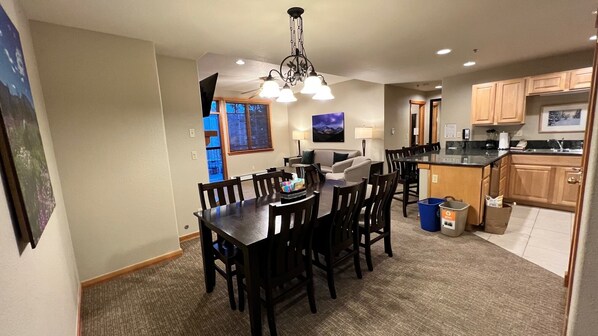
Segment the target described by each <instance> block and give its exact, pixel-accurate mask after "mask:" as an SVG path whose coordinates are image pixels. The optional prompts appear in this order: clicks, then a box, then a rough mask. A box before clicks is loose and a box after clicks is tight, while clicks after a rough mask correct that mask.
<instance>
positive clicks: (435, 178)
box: [432, 174, 438, 183]
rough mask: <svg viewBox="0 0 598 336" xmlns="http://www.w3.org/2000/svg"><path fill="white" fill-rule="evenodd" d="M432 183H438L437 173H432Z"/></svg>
mask: <svg viewBox="0 0 598 336" xmlns="http://www.w3.org/2000/svg"><path fill="white" fill-rule="evenodd" d="M432 183H438V175H436V174H432Z"/></svg>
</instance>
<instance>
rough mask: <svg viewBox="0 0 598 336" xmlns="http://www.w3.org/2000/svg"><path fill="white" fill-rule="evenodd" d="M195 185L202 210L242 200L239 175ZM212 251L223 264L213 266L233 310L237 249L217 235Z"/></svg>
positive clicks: (234, 307) (234, 305) (234, 306)
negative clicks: (222, 281) (223, 284)
mask: <svg viewBox="0 0 598 336" xmlns="http://www.w3.org/2000/svg"><path fill="white" fill-rule="evenodd" d="M197 187H198V189H199V200H200V203H201V208H202V210H206V209H210V208H214V207H217V206H221V205H226V204H231V203H236V202H240V201H243V200H244V198H243V187H242V185H241V178H239V177H236V178H233V179H230V180H225V181H220V182H212V183H198V184H197ZM208 205H209V206H208ZM212 251H213V252H214V257H216V258H218V259H219V260H220V261H222V263H223V264H224V269H222V268H221V267H220V266H218V265H216V266H215V268H216V271H217V272H218V273H220V275H222V276H223V277H224V278H225V279H226V287H227V289H228V300H229V302H230V307H231V309H233V310H234V309H236V303H235V291H234V289H233V276H234V275H235V274H236V269H233V266H235V259H236V258H237V255H238V254H239V251H238V249H237V248H236V247H235V245H233V244H231V243H230V242H227V241H226V240H224V239H223V238H222V237H220V236H217V237H216V240H215V241H214V242H213V243H212ZM235 268H236V266H235Z"/></svg>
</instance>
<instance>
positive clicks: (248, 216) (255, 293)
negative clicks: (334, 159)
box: [194, 180, 371, 335]
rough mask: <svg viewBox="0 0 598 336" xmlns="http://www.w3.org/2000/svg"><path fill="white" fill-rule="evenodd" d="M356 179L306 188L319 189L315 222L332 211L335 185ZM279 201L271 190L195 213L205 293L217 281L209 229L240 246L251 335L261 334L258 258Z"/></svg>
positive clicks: (312, 191) (345, 184) (307, 195)
mask: <svg viewBox="0 0 598 336" xmlns="http://www.w3.org/2000/svg"><path fill="white" fill-rule="evenodd" d="M355 183H356V182H347V181H343V180H328V181H325V182H323V183H320V184H317V185H315V186H308V187H307V188H306V189H307V190H306V197H309V196H310V195H312V194H313V193H314V191H318V192H319V193H320V204H319V209H318V222H321V221H324V220H326V218H327V216H328V215H329V214H330V212H331V207H332V197H333V190H334V187H335V186H339V187H343V186H350V185H354V184H355ZM370 190H371V186H370V185H368V188H367V192H366V198H368V197H367V195H369V194H370ZM280 202H281V194H280V193H274V194H271V195H266V196H262V197H259V198H253V199H247V200H243V201H240V202H236V203H231V204H227V205H221V206H218V207H214V208H211V209H206V210H200V211H197V212H195V213H194V215H195V216H196V217H197V218H198V223H199V234H200V242H201V257H202V261H203V271H204V281H205V289H206V292H207V293H211V292H212V291H213V290H214V286H215V282H216V269H215V265H214V254H213V252H212V244H213V241H212V233H213V232H214V233H216V234H218V235H219V236H220V237H221V238H223V239H224V240H226V241H228V242H230V243H232V244H234V245H235V246H236V247H237V248H238V249H240V250H241V255H242V257H243V267H244V274H245V287H246V290H247V308H248V311H249V321H250V325H251V334H252V335H261V334H262V314H261V298H260V269H259V267H260V260H259V258H260V250H261V249H262V248H263V246H264V245H265V243H266V242H267V238H268V216H269V204H271V203H280ZM316 226H317V223H316Z"/></svg>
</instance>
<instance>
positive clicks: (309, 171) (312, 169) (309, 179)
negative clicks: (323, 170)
mask: <svg viewBox="0 0 598 336" xmlns="http://www.w3.org/2000/svg"><path fill="white" fill-rule="evenodd" d="M296 169H297V175H299V176H303V178H304V179H305V184H306V185H316V184H320V182H322V179H321V178H320V171H319V169H318V167H317V166H315V165H313V164H312V165H309V166H302V167H297V168H296Z"/></svg>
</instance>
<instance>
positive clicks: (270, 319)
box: [266, 286, 277, 336]
mask: <svg viewBox="0 0 598 336" xmlns="http://www.w3.org/2000/svg"><path fill="white" fill-rule="evenodd" d="M267 287H268V288H267V289H266V310H267V312H268V327H269V328H270V335H272V336H276V335H277V333H276V319H275V318H274V302H273V301H274V300H272V288H271V287H270V286H267Z"/></svg>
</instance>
